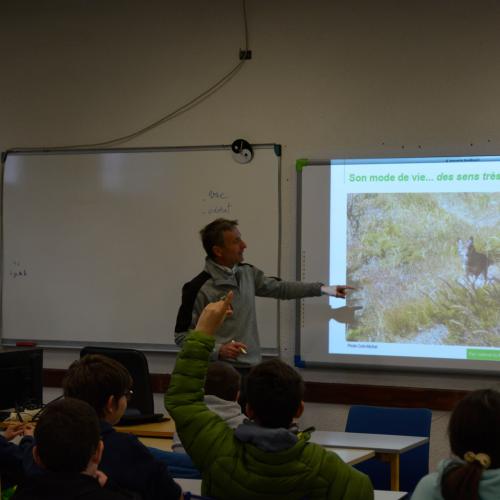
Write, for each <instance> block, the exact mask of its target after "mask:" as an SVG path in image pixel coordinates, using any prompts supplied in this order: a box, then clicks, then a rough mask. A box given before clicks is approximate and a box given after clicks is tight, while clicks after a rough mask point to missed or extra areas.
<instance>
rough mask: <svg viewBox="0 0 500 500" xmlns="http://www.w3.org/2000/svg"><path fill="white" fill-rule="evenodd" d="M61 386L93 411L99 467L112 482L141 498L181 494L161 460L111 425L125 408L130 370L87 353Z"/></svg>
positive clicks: (157, 499) (178, 496)
mask: <svg viewBox="0 0 500 500" xmlns="http://www.w3.org/2000/svg"><path fill="white" fill-rule="evenodd" d="M63 388H64V396H65V397H71V398H76V399H81V400H83V401H85V402H87V403H89V404H90V406H92V408H94V410H95V411H96V413H97V416H98V417H99V420H100V422H99V423H100V431H101V439H102V440H103V442H104V452H103V455H102V461H101V465H100V468H101V470H102V471H103V472H104V473H105V474H106V475H107V476H108V477H109V479H110V480H111V481H112V482H113V483H114V484H116V485H117V486H119V487H121V488H125V489H127V490H132V491H134V492H137V493H139V494H140V495H141V497H142V499H143V500H169V499H175V500H177V499H182V498H183V495H182V490H181V487H180V486H179V485H178V484H177V483H175V482H174V480H173V479H172V477H171V475H170V473H169V471H168V468H167V465H166V464H165V463H163V462H162V461H160V460H158V459H157V458H155V457H154V456H153V455H152V454H151V452H150V451H149V450H148V449H147V448H146V447H145V446H144V445H143V444H142V443H141V442H140V441H139V439H138V438H137V437H136V436H134V435H132V434H127V433H122V432H117V431H115V430H114V429H113V425H115V424H117V423H118V422H119V421H120V418H121V417H122V416H123V414H124V413H125V410H126V409H127V398H128V397H129V395H130V394H131V388H132V378H131V376H130V373H129V372H128V370H127V369H126V368H125V367H124V366H123V365H122V364H121V363H119V362H118V361H115V360H114V359H111V358H108V357H106V356H101V355H98V354H88V355H87V356H84V357H83V358H81V359H79V360H78V361H75V362H73V363H72V365H71V366H70V367H69V369H68V372H67V374H66V377H65V379H64V381H63Z"/></svg>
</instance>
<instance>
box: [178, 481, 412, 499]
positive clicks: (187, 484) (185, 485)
mask: <svg viewBox="0 0 500 500" xmlns="http://www.w3.org/2000/svg"><path fill="white" fill-rule="evenodd" d="M174 480H175V482H176V483H177V484H178V485H179V486H180V487H181V488H182V491H189V492H191V493H193V495H201V479H180V478H174ZM405 495H406V493H404V492H402V491H382V490H375V500H399V499H400V498H403V497H404V496H405Z"/></svg>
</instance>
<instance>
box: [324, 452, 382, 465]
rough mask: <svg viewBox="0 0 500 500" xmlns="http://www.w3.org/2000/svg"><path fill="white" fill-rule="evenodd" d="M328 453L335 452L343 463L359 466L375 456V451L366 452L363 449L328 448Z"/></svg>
mask: <svg viewBox="0 0 500 500" xmlns="http://www.w3.org/2000/svg"><path fill="white" fill-rule="evenodd" d="M328 451H333V452H335V453H336V454H337V455H338V456H339V457H340V458H341V460H342V461H343V462H345V463H346V464H349V465H356V464H359V463H360V462H364V461H365V460H370V458H373V457H374V456H375V451H374V450H364V449H361V448H357V449H354V448H328Z"/></svg>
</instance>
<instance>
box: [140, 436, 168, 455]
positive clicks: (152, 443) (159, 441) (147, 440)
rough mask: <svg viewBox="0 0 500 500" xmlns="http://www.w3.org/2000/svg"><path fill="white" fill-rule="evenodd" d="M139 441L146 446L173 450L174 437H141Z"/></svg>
mask: <svg viewBox="0 0 500 500" xmlns="http://www.w3.org/2000/svg"><path fill="white" fill-rule="evenodd" d="M139 441H140V442H141V443H142V444H143V445H144V446H149V447H151V448H158V449H159V450H163V451H172V443H173V441H172V439H168V438H167V439H165V438H157V437H142V436H141V437H139Z"/></svg>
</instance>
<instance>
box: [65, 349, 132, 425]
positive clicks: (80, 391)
mask: <svg viewBox="0 0 500 500" xmlns="http://www.w3.org/2000/svg"><path fill="white" fill-rule="evenodd" d="M131 387H132V377H131V376H130V373H129V372H128V370H127V369H126V368H125V367H124V366H123V365H122V364H121V363H119V362H118V361H115V360H114V359H111V358H108V357H106V356H102V355H100V354H87V355H86V356H84V357H83V358H81V359H79V360H78V361H74V362H73V363H72V364H71V366H70V367H69V369H68V372H67V373H66V376H65V377H64V380H63V389H64V396H65V397H70V398H76V399H81V400H83V401H85V402H87V403H88V404H89V405H90V406H92V408H94V410H95V411H96V413H97V415H98V416H99V417H100V418H103V417H104V409H105V407H106V403H107V401H108V399H109V397H110V396H114V397H115V400H116V401H118V400H119V399H120V398H121V397H122V396H124V395H125V394H127V392H128V391H129V390H130V389H131Z"/></svg>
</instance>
